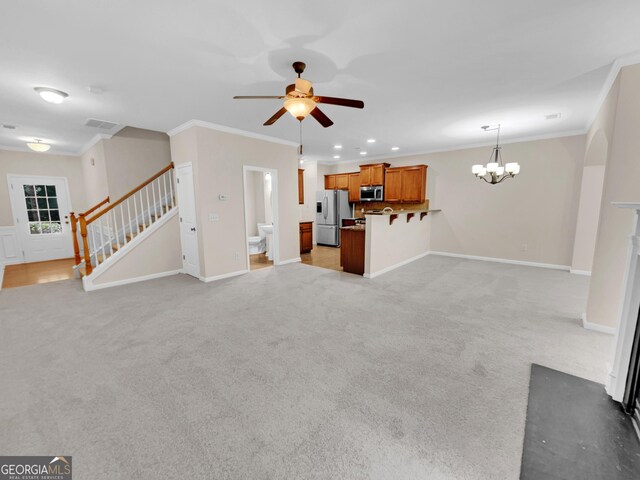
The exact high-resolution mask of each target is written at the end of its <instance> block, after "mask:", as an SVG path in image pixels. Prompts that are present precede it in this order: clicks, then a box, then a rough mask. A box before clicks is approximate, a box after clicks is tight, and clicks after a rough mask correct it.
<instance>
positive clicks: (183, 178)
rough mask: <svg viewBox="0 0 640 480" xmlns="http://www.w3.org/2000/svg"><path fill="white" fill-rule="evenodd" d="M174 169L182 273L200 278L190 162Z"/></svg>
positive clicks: (194, 201)
mask: <svg viewBox="0 0 640 480" xmlns="http://www.w3.org/2000/svg"><path fill="white" fill-rule="evenodd" d="M175 169H176V194H177V197H178V198H177V200H178V215H179V217H180V243H181V245H182V269H183V271H184V273H187V274H189V275H191V276H193V277H196V278H200V258H199V254H198V232H197V226H196V224H197V222H196V218H197V217H196V200H195V192H194V185H193V166H192V164H191V163H183V164H181V165H178V166H176V167H175Z"/></svg>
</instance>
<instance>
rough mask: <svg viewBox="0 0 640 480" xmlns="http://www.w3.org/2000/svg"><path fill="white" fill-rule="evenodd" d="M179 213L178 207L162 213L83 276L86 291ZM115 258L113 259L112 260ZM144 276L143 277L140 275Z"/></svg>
mask: <svg viewBox="0 0 640 480" xmlns="http://www.w3.org/2000/svg"><path fill="white" fill-rule="evenodd" d="M177 214H178V207H174V208H172V209H171V210H169V211H168V212H167V213H165V214H164V215H162V217H160V218H159V219H158V220H156V221H155V222H154V223H152V224H151V225H150V226H149V227H147V228H146V229H145V230H143V231H142V232H140V233H139V234H138V235H136V236H135V237H133V238H132V239H131V241H129V242H127V244H126V245H122V246H121V247H120V248H119V249H118V251H116V252H115V253H114V254H113V255H110V256H109V258H107V259H106V261H104V262H103V263H101V264H100V265H98V266H97V267H95V268H94V269H93V271H92V272H91V275H87V276H85V277H82V285H83V286H84V289H85V290H86V291H89V290H92V288H87V287H88V286H89V285H88V284H93V279H94V278H96V277H98V276H100V275H101V274H103V273H104V272H106V271H107V270H109V269H110V268H111V267H112V266H113V265H115V264H116V263H118V262H117V260H118V259H120V257H124V256H125V255H126V254H127V253H128V252H129V251H130V250H132V249H133V248H135V247H136V246H137V245H138V244H139V243H141V242H143V241H144V240H145V239H146V238H148V237H149V236H150V235H151V234H152V233H153V232H155V231H157V230H159V229H160V227H162V226H163V225H164V224H165V223H167V222H168V221H169V220H170V219H171V218H173V217H175V216H176V215H177ZM111 259H113V260H111ZM140 278H142V277H140ZM101 285H102V284H101Z"/></svg>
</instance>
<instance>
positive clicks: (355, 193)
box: [349, 172, 360, 202]
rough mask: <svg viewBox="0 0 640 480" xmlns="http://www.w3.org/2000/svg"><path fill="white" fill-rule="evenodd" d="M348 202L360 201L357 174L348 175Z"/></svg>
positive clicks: (358, 174) (358, 175)
mask: <svg viewBox="0 0 640 480" xmlns="http://www.w3.org/2000/svg"><path fill="white" fill-rule="evenodd" d="M349 201H350V202H359V201H360V173H358V172H355V173H350V174H349Z"/></svg>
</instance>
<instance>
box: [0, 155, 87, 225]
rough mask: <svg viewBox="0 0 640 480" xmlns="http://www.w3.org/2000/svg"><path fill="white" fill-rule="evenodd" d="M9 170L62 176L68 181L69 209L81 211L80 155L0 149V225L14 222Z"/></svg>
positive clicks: (14, 172) (82, 198)
mask: <svg viewBox="0 0 640 480" xmlns="http://www.w3.org/2000/svg"><path fill="white" fill-rule="evenodd" d="M8 174H15V175H43V176H52V177H65V178H66V179H67V182H68V184H69V194H70V196H71V209H72V210H75V211H81V210H82V209H84V208H85V207H86V197H85V188H84V179H83V175H82V165H81V162H80V158H79V157H72V156H70V155H49V154H45V153H35V152H33V153H29V152H14V151H9V150H0V226H11V225H13V224H14V219H13V215H12V213H11V201H10V199H9V187H8V183H7V175H8Z"/></svg>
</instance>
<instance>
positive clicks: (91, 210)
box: [80, 197, 109, 217]
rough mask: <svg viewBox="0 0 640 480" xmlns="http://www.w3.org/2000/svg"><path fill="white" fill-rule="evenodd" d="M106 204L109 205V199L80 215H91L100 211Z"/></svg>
mask: <svg viewBox="0 0 640 480" xmlns="http://www.w3.org/2000/svg"><path fill="white" fill-rule="evenodd" d="M105 203H109V197H107V198H105V199H104V200H102V201H101V202H100V203H98V204H97V205H94V206H93V207H91V208H90V209H89V210H87V211H86V212H84V213H81V214H80V215H84V216H85V217H86V216H87V215H89V214H90V213H93V212H95V211H96V210H97V209H99V208H100V207H101V206H103V205H104V204H105Z"/></svg>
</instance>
